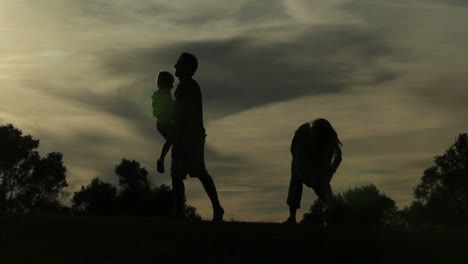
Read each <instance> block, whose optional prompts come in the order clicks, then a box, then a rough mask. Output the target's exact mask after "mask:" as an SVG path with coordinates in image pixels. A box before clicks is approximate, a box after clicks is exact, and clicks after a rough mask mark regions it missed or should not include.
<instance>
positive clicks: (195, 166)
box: [171, 136, 206, 179]
mask: <svg viewBox="0 0 468 264" xmlns="http://www.w3.org/2000/svg"><path fill="white" fill-rule="evenodd" d="M204 149H205V136H200V137H185V138H184V139H183V140H181V141H180V142H177V143H174V145H173V146H172V166H171V176H172V177H175V178H181V179H185V178H186V176H187V174H189V175H190V177H200V176H204V175H205V174H206V167H205V150H204Z"/></svg>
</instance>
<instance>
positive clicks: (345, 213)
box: [302, 184, 396, 226]
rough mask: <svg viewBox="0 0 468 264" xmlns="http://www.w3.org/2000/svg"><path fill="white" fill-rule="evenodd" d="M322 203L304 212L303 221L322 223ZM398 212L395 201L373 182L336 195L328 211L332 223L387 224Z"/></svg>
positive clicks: (315, 203) (328, 217)
mask: <svg viewBox="0 0 468 264" xmlns="http://www.w3.org/2000/svg"><path fill="white" fill-rule="evenodd" d="M320 209H321V207H320V204H319V202H318V201H315V202H314V204H313V205H312V206H311V208H310V211H309V212H308V213H306V214H304V217H303V220H302V223H320V221H321V219H320V217H321V213H320ZM395 212H396V206H395V201H393V200H392V199H391V198H389V197H387V196H385V195H384V194H381V193H380V191H379V190H378V189H377V187H376V186H375V185H373V184H370V185H366V186H361V187H356V188H353V189H349V190H347V191H345V192H343V193H339V194H337V195H334V197H333V204H332V206H331V208H329V210H328V212H327V222H329V223H331V224H342V223H347V224H353V225H366V226H368V225H381V224H387V223H388V221H389V217H390V216H391V215H392V214H394V213H395Z"/></svg>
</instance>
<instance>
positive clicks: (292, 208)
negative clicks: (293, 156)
mask: <svg viewBox="0 0 468 264" xmlns="http://www.w3.org/2000/svg"><path fill="white" fill-rule="evenodd" d="M296 166H297V164H296V162H295V161H294V160H293V162H292V164H291V179H290V181H289V191H288V199H287V201H286V203H287V204H288V205H289V218H288V220H287V221H288V222H296V211H297V209H298V208H300V207H301V198H302V188H303V187H302V181H301V180H300V178H299V175H298V169H297V168H296Z"/></svg>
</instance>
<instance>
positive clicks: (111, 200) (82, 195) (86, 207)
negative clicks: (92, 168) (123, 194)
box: [72, 177, 117, 214]
mask: <svg viewBox="0 0 468 264" xmlns="http://www.w3.org/2000/svg"><path fill="white" fill-rule="evenodd" d="M116 201H117V188H116V187H115V186H114V185H112V184H110V183H107V182H103V181H101V180H100V179H99V178H98V177H96V178H94V179H92V180H91V183H90V184H88V185H87V186H86V187H85V186H81V190H80V191H78V192H75V194H74V195H73V198H72V209H73V211H75V212H82V213H88V214H112V213H115V212H116V210H117V208H116Z"/></svg>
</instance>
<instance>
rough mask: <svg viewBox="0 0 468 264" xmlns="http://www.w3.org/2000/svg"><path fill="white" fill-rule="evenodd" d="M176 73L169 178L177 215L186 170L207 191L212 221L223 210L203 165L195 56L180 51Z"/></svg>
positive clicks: (201, 127)
mask: <svg viewBox="0 0 468 264" xmlns="http://www.w3.org/2000/svg"><path fill="white" fill-rule="evenodd" d="M174 67H175V70H176V71H175V76H176V77H178V78H179V85H178V86H177V90H176V91H175V93H174V97H175V111H174V137H175V138H174V141H173V146H172V166H171V178H172V188H173V189H174V193H175V210H176V215H177V216H179V217H180V216H182V215H183V209H184V202H185V186H184V181H183V180H184V179H185V178H186V175H187V174H189V175H190V176H191V177H197V178H198V179H199V180H200V181H201V183H202V184H203V187H204V189H205V191H206V193H207V194H208V197H209V198H210V200H211V204H212V206H213V221H221V220H222V219H223V215H224V210H223V208H222V207H221V204H220V202H219V199H218V193H217V191H216V187H215V184H214V182H213V179H212V178H211V176H210V175H209V174H208V171H207V170H206V167H205V159H204V146H205V137H206V134H205V128H204V126H203V107H202V94H201V90H200V86H199V85H198V83H197V82H196V81H195V80H194V79H193V78H192V76H193V75H194V74H195V72H196V70H197V68H198V60H197V58H196V57H195V56H194V55H192V54H190V53H186V52H184V53H182V55H181V56H180V57H179V59H178V60H177V63H176V64H175V65H174Z"/></svg>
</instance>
